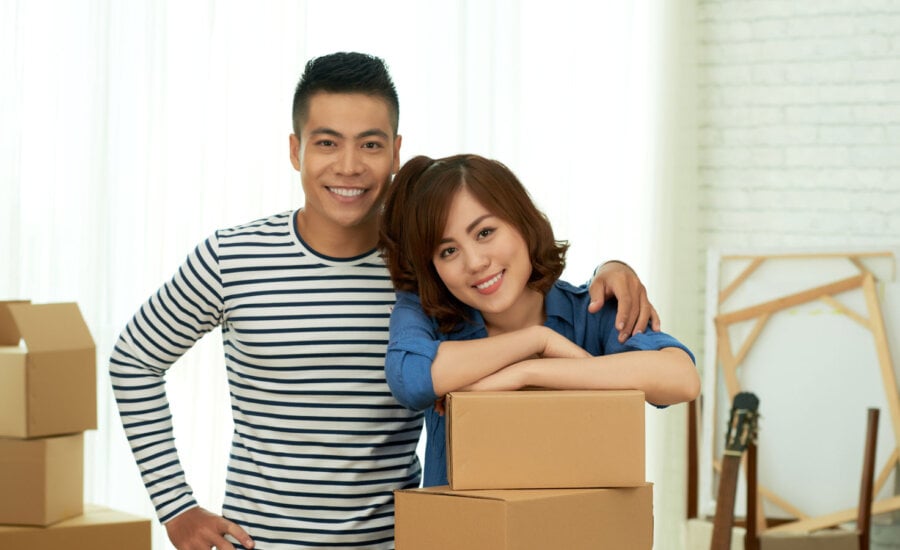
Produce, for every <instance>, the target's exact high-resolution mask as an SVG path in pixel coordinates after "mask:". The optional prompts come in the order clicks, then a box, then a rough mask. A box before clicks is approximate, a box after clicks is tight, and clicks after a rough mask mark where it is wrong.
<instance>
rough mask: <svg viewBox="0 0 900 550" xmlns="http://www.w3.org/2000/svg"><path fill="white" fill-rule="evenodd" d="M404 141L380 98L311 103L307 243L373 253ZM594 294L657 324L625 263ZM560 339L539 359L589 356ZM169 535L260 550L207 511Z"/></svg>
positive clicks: (200, 545)
mask: <svg viewBox="0 0 900 550" xmlns="http://www.w3.org/2000/svg"><path fill="white" fill-rule="evenodd" d="M401 143H402V137H401V136H400V135H396V134H395V133H394V131H393V127H392V125H391V117H390V110H389V108H388V105H387V103H386V102H385V101H383V100H381V99H378V98H374V97H371V96H368V95H365V94H356V93H349V94H348V93H325V92H320V93H317V94H314V95H313V96H312V97H311V98H310V104H309V114H308V119H307V120H306V121H303V124H302V126H301V130H300V135H299V136H298V135H296V134H291V135H290V138H289V151H290V161H291V165H292V166H293V167H294V169H295V170H297V171H298V172H300V179H301V183H302V186H303V192H304V196H305V203H304V207H303V209H301V210H300V211H298V213H297V227H298V228H299V231H300V234H301V235H302V236H303V239H304V240H305V241H306V243H307V244H309V245H310V246H311V247H312V248H313V249H315V250H316V251H318V252H319V253H321V254H324V255H327V256H332V257H335V258H352V257H354V256H359V255H360V254H364V253H366V252H368V251H370V250H373V249H374V248H375V246H376V245H377V235H378V231H377V229H378V218H377V214H378V209H379V207H380V206H381V203H382V199H383V197H384V192H385V190H386V188H387V185H388V183H389V182H390V178H391V175H392V174H394V173H396V171H397V169H398V168H399V166H400V145H401ZM591 296H592V298H594V299H595V302H594V304H592V305H591V307H595V306H596V308H597V309H599V308H600V307H602V304H603V301H604V300H606V299H610V298H613V297H617V299H618V300H619V314H620V317H621V327H622V335H624V336H622V338H627V336H628V335H630V334H631V331H632V330H637V328H636V327H641V328H643V327H646V326H647V322H648V320H649V319H653V322H654V323H656V324H657V325H658V323H659V321H658V317H657V315H656V311H655V310H654V309H653V307H652V306H651V305H650V302H649V300H648V299H647V293H646V291H645V289H644V285H643V284H642V283H641V282H640V280H639V279H638V278H637V275H636V274H635V273H634V272H633V271H632V270H631V268H629V267H628V266H626V265H625V264H622V263H619V262H607V263H606V264H604V265H603V266H601V268H600V269H599V270H598V271H597V273H596V274H595V277H594V281H593V282H592V285H591ZM618 322H619V320H618V319H617V323H618ZM536 328H537V327H536ZM549 332H552V331H549ZM554 334H555V333H554ZM554 334H549V333H541V334H540V335H536V336H535V338H536V340H535V341H539V342H540V343H541V344H540V346H533V348H534V351H533V353H538V349H540V353H542V354H543V355H545V356H556V355H560V356H571V355H573V354H583V353H584V352H583V350H581V349H580V348H578V347H577V346H575V345H574V344H572V343H571V342H569V341H568V340H566V339H565V338H563V337H562V336H559V335H555V336H554ZM469 383H471V381H470V382H469ZM166 531H167V533H168V535H169V539H170V540H171V541H172V544H173V545H175V547H176V548H178V549H179V550H209V549H210V548H213V547H215V548H218V549H219V550H234V546H233V545H232V544H231V543H229V542H228V541H227V540H225V538H224V534H225V533H227V534H229V535H231V536H232V537H234V538H235V539H236V540H238V541H240V544H241V545H242V546H243V547H244V548H247V549H250V548H253V546H254V543H253V540H252V538H251V537H250V536H249V535H248V534H247V532H246V531H244V529H242V528H241V527H240V526H239V525H237V524H235V523H233V522H231V521H229V520H227V519H225V518H223V517H222V516H219V515H216V514H214V513H212V512H209V511H208V510H205V509H203V508H201V507H195V508H192V509H190V510H187V511H185V512H183V513H181V514H179V515H178V516H176V517H175V518H173V519H171V520H169V521H168V522H166Z"/></svg>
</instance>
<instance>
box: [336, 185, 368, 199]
mask: <svg viewBox="0 0 900 550" xmlns="http://www.w3.org/2000/svg"><path fill="white" fill-rule="evenodd" d="M326 189H328V190H329V191H331V192H332V193H334V194H335V195H340V196H342V197H351V198H352V197H358V196H360V195H362V194H363V193H365V192H366V190H365V189H361V188H359V187H327V188H326Z"/></svg>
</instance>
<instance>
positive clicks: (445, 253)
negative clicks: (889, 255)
mask: <svg viewBox="0 0 900 550" xmlns="http://www.w3.org/2000/svg"><path fill="white" fill-rule="evenodd" d="M454 252H456V249H455V248H453V247H447V248H444V249H443V250H441V251H440V252H439V253H438V256H440V257H441V258H446V257H447V256H450V255H451V254H453V253H454Z"/></svg>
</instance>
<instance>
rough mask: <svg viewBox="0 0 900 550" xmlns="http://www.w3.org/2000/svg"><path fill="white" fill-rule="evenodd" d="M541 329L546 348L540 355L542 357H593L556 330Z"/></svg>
mask: <svg viewBox="0 0 900 550" xmlns="http://www.w3.org/2000/svg"><path fill="white" fill-rule="evenodd" d="M541 328H542V329H543V331H542V332H541V335H542V337H543V339H544V340H543V341H544V346H543V351H541V352H539V353H538V355H539V356H540V357H558V358H568V359H579V358H582V357H590V356H591V354H590V353H588V352H586V351H584V349H582V348H581V347H580V346H578V345H577V344H575V343H574V342H572V341H571V340H569V339H568V338H566V337H565V336H563V335H562V334H560V333H558V332H556V331H555V330H553V329H551V328H547V327H541Z"/></svg>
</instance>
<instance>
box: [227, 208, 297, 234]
mask: <svg viewBox="0 0 900 550" xmlns="http://www.w3.org/2000/svg"><path fill="white" fill-rule="evenodd" d="M293 214H294V212H293V211H292V210H286V211H284V212H278V213H277V214H272V215H269V216H265V217H262V218H256V219H254V220H251V221H249V222H245V223H241V224H238V225H234V226H231V227H227V228H224V229H220V230H219V231H218V233H219V234H220V235H227V234H236V233H248V232H254V231H269V230H276V231H277V230H281V231H283V230H285V229H287V230H289V229H290V227H291V220H292V219H293Z"/></svg>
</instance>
